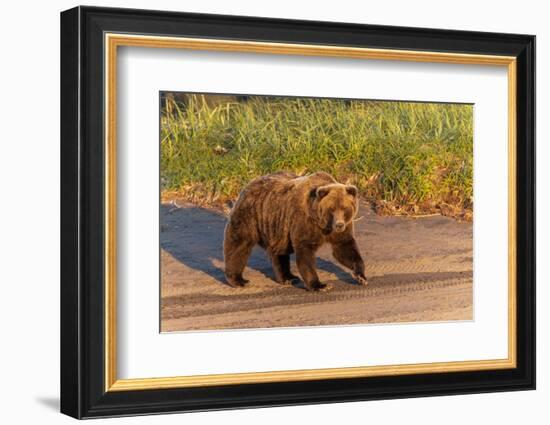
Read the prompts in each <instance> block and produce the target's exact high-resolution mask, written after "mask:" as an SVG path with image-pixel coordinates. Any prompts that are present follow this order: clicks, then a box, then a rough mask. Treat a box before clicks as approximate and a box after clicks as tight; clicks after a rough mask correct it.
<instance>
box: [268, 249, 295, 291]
mask: <svg viewBox="0 0 550 425" xmlns="http://www.w3.org/2000/svg"><path fill="white" fill-rule="evenodd" d="M271 264H272V265H273V272H274V273H275V280H276V281H277V282H278V283H280V284H281V285H291V284H292V281H293V280H294V279H297V277H296V276H294V275H293V274H292V273H291V272H290V256H289V255H277V254H272V255H271Z"/></svg>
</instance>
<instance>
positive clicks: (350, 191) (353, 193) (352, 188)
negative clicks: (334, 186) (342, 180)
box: [346, 184, 357, 196]
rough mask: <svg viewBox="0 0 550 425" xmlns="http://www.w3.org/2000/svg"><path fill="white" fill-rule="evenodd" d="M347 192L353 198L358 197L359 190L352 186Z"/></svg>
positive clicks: (348, 186) (347, 188) (349, 186)
mask: <svg viewBox="0 0 550 425" xmlns="http://www.w3.org/2000/svg"><path fill="white" fill-rule="evenodd" d="M346 192H348V193H349V194H350V195H351V196H357V188H356V187H355V186H353V185H351V184H350V185H347V186H346Z"/></svg>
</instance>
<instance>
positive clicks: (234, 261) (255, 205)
mask: <svg viewBox="0 0 550 425" xmlns="http://www.w3.org/2000/svg"><path fill="white" fill-rule="evenodd" d="M357 210H358V200H357V188H356V187H355V186H351V185H344V184H340V183H338V182H337V181H336V180H335V179H334V178H333V177H332V176H331V175H330V174H327V173H323V172H318V173H315V174H311V175H307V176H302V177H300V176H298V175H296V174H293V173H286V172H280V173H276V174H271V175H267V176H263V177H258V178H256V179H254V180H253V181H252V182H250V183H249V184H248V185H247V186H246V187H245V188H244V189H243V190H242V192H241V193H240V195H239V198H238V200H237V202H236V203H235V205H234V207H233V210H232V211H231V214H230V216H229V221H228V222H227V225H226V227H225V234H224V259H225V276H226V278H227V282H228V283H229V285H231V286H233V287H240V286H245V285H246V284H247V283H248V280H246V279H244V278H243V274H242V273H243V270H244V268H245V266H246V263H247V261H248V257H249V256H250V253H251V251H252V248H254V246H255V245H259V246H261V247H262V248H264V249H265V250H266V251H267V254H268V256H269V258H270V260H271V263H272V265H273V271H274V273H275V280H276V281H277V282H278V283H280V284H284V285H288V284H291V283H292V281H293V280H294V279H297V277H296V276H294V275H293V274H292V273H291V272H290V254H292V253H296V264H297V267H298V270H299V272H300V275H301V276H302V280H303V282H304V284H305V287H306V289H308V290H310V291H321V290H326V289H329V286H328V285H326V284H324V283H321V282H320V281H319V277H318V276H317V271H316V268H315V253H316V251H317V250H318V249H319V247H320V246H321V245H323V244H324V243H329V244H331V245H332V253H333V256H334V258H335V259H336V260H338V261H339V262H340V263H341V264H342V265H344V266H346V267H347V268H349V269H351V270H352V272H353V276H354V278H355V279H356V280H357V281H358V282H359V283H360V284H362V285H366V284H367V279H366V278H365V265H364V263H363V259H362V258H361V254H360V253H359V249H358V247H357V243H356V241H355V238H354V235H353V219H354V217H355V216H356V214H357Z"/></svg>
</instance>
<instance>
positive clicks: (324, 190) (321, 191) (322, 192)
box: [315, 186, 330, 199]
mask: <svg viewBox="0 0 550 425" xmlns="http://www.w3.org/2000/svg"><path fill="white" fill-rule="evenodd" d="M329 191H330V188H328V187H326V186H321V187H318V188H317V189H315V196H316V197H317V199H323V198H324V197H325V196H327V195H328V192H329Z"/></svg>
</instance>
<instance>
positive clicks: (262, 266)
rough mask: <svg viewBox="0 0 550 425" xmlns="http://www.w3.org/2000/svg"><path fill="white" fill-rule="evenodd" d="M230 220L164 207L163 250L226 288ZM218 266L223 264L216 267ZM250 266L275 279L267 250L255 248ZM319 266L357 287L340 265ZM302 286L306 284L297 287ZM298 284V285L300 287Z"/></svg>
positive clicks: (322, 262)
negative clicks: (225, 244)
mask: <svg viewBox="0 0 550 425" xmlns="http://www.w3.org/2000/svg"><path fill="white" fill-rule="evenodd" d="M226 222H227V218H226V217H225V216H224V215H223V214H222V213H220V212H217V211H214V210H210V209H207V208H202V207H198V206H194V205H189V204H187V205H185V206H181V207H177V206H173V205H166V204H161V207H160V226H161V227H160V247H161V249H163V250H165V251H167V252H168V253H170V254H171V255H172V256H173V257H174V258H175V259H177V260H178V261H180V262H181V263H183V264H184V265H186V266H187V267H190V268H192V269H195V270H200V271H202V272H203V273H206V274H207V275H209V276H210V277H212V278H214V279H215V280H217V281H218V282H220V283H222V284H225V285H227V282H226V280H225V276H224V272H223V268H222V267H223V232H224V229H225V224H226ZM215 263H218V264H222V265H221V266H219V265H218V266H216V264H215ZM247 267H249V268H251V269H254V270H256V271H259V272H260V273H262V274H263V275H265V276H266V277H268V278H269V279H273V278H274V275H273V270H272V268H271V263H270V261H269V260H268V258H267V256H266V254H265V251H263V250H262V249H261V248H259V247H256V248H254V250H253V252H252V255H251V256H250V258H249V260H248V265H247ZM317 267H318V268H319V269H320V270H325V271H327V272H330V273H334V274H335V275H336V276H337V277H338V279H339V280H342V281H343V282H346V283H351V284H354V283H355V281H354V280H353V278H352V277H351V275H350V274H349V273H348V272H346V271H345V270H343V269H342V268H340V267H339V266H338V265H336V264H334V263H332V262H330V261H328V260H325V259H322V258H317ZM298 285H299V286H300V287H303V283H301V282H300V283H299V284H298ZM298 285H297V286H298Z"/></svg>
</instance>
